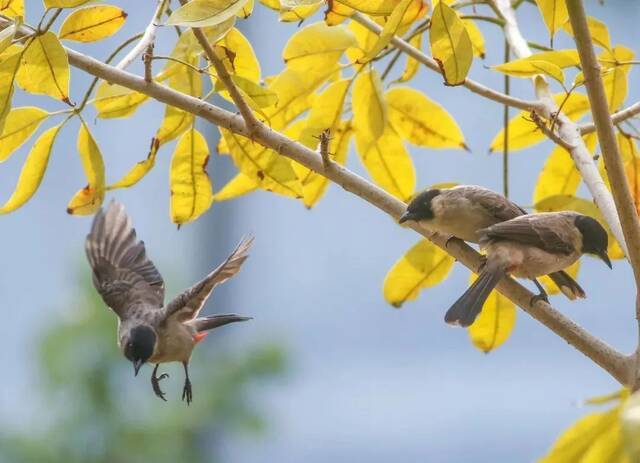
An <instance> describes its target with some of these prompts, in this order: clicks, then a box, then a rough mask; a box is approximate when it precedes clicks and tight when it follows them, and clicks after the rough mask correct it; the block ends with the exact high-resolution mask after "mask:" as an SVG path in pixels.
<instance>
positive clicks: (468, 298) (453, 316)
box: [444, 263, 505, 327]
mask: <svg viewBox="0 0 640 463" xmlns="http://www.w3.org/2000/svg"><path fill="white" fill-rule="evenodd" d="M504 275H505V271H504V269H502V268H501V267H499V266H497V265H491V263H488V264H487V265H486V266H485V268H484V269H483V270H482V272H480V275H479V276H478V278H477V279H476V281H474V282H473V284H472V285H471V286H469V288H467V290H466V291H465V292H464V294H463V295H462V296H460V298H459V299H458V300H457V301H456V302H454V303H453V305H452V306H451V308H450V309H449V310H447V313H446V315H445V316H444V321H445V322H447V323H449V324H451V325H460V326H463V327H467V326H470V325H471V324H472V323H473V322H474V320H475V319H476V317H477V316H478V314H479V313H480V311H481V310H482V306H483V305H484V302H485V301H486V300H487V298H488V297H489V294H491V291H492V290H493V288H495V287H496V285H497V284H498V282H499V281H500V279H501V278H502V277H503V276H504Z"/></svg>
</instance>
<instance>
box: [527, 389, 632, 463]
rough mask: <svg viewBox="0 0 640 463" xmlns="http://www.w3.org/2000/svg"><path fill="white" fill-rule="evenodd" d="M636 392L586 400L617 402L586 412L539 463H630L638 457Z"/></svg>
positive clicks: (589, 402)
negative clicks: (606, 408)
mask: <svg viewBox="0 0 640 463" xmlns="http://www.w3.org/2000/svg"><path fill="white" fill-rule="evenodd" d="M639 399H640V396H638V394H637V393H636V394H634V395H633V396H631V398H629V392H628V391H627V390H622V391H620V392H617V393H614V394H609V395H607V396H603V397H597V398H595V399H591V400H588V401H587V402H586V403H587V404H589V405H600V404H605V403H608V402H612V401H613V402H617V403H616V404H615V405H614V406H613V407H612V408H611V409H609V410H607V411H603V412H594V413H590V414H588V415H586V416H584V417H583V418H581V419H579V420H578V421H576V422H575V423H574V424H573V425H571V426H570V427H569V428H568V429H567V430H565V431H564V432H563V433H562V434H561V435H560V437H559V438H558V440H557V441H556V442H555V443H554V444H553V446H552V447H551V449H550V450H549V452H548V453H547V454H546V455H545V456H544V457H543V458H542V459H541V460H539V462H540V463H566V462H580V463H601V462H605V461H606V462H607V463H631V462H632V461H637V459H638V457H639V456H640V447H639V446H638V442H640V441H639V440H638V437H639V436H640V422H639V420H638V413H639V408H640V407H639V405H638V403H639Z"/></svg>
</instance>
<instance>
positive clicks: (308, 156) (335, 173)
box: [67, 48, 629, 384]
mask: <svg viewBox="0 0 640 463" xmlns="http://www.w3.org/2000/svg"><path fill="white" fill-rule="evenodd" d="M67 53H68V55H69V63H70V64H71V65H72V66H74V67H77V68H79V69H81V70H83V71H85V72H87V73H89V74H92V75H94V76H97V77H100V78H102V79H104V80H106V81H109V82H113V83H116V84H118V85H122V86H124V87H127V88H129V89H131V90H135V91H138V92H140V93H144V94H145V95H148V96H149V97H151V98H154V99H155V100H157V101H160V102H162V103H165V104H169V105H172V106H175V107H177V108H180V109H182V110H184V111H187V112H190V113H192V114H195V115H196V116H200V117H202V118H203V119H206V120H207V121H209V122H211V123H212V124H215V125H217V126H220V127H223V128H226V129H229V130H231V131H233V132H234V133H237V134H240V135H243V136H245V137H249V136H251V135H253V137H254V140H255V141H256V142H258V143H260V144H261V145H263V146H266V147H269V148H271V149H273V150H275V151H277V152H278V153H280V154H282V155H283V156H286V157H288V158H290V159H293V160H294V161H296V162H299V163H300V164H302V165H304V166H306V167H307V168H309V169H311V170H313V171H314V172H317V173H319V174H320V175H323V176H324V177H326V178H328V179H329V180H331V181H332V182H334V183H336V184H338V185H340V186H341V187H342V188H344V189H345V190H346V191H349V192H351V193H353V194H355V195H356V196H358V197H360V198H362V199H364V200H365V201H367V202H368V203H370V204H372V205H373V206H375V207H377V208H378V209H380V210H382V211H383V212H385V213H387V214H389V215H390V216H391V217H393V218H394V219H396V220H397V219H398V218H399V217H400V215H401V214H402V213H403V212H404V211H405V209H406V204H405V203H403V202H402V201H400V200H398V199H396V198H395V197H393V196H391V195H390V194H388V193H387V192H386V191H384V190H382V189H381V188H379V187H377V186H376V185H373V184H371V183H370V182H368V181H367V180H365V179H363V178H362V177H360V176H358V175H357V174H355V173H353V172H351V171H349V170H348V169H346V168H345V167H344V166H341V165H339V164H336V163H331V165H330V168H328V169H326V168H325V167H324V164H323V161H322V157H321V155H320V154H319V153H317V152H315V151H313V150H311V149H309V148H307V147H305V146H303V145H301V144H300V143H298V142H295V141H293V140H291V139H289V138H287V137H286V136H284V135H282V134H281V133H279V132H276V131H274V130H271V129H270V128H268V127H265V126H263V125H261V126H260V127H259V128H258V130H257V131H254V132H253V133H252V132H251V130H250V129H249V127H247V124H246V123H245V121H244V120H243V118H242V117H240V116H238V115H236V114H232V113H230V112H228V111H225V110H223V109H222V108H219V107H217V106H214V105H212V104H210V103H207V102H206V101H202V100H200V99H198V98H194V97H192V96H189V95H185V94H183V93H180V92H177V91H175V90H172V89H170V88H168V87H166V86H164V85H161V84H158V83H156V82H149V83H148V82H145V80H144V79H143V78H141V77H138V76H135V75H133V74H130V73H127V72H125V71H119V70H118V69H115V68H114V67H112V66H109V65H106V64H104V63H102V62H100V61H98V60H95V59H93V58H91V57H88V56H85V55H83V54H81V53H78V52H76V51H73V50H71V49H68V48H67ZM414 230H416V231H417V232H418V233H420V234H422V235H423V236H425V237H426V238H428V239H430V240H431V241H432V242H433V243H435V244H436V245H437V246H439V247H441V248H442V249H444V250H445V251H446V252H448V253H449V254H451V255H452V256H453V257H454V258H456V259H457V260H458V261H460V262H462V263H463V264H464V265H465V266H466V267H468V268H470V269H472V270H474V271H477V270H478V269H479V267H480V266H481V263H482V260H481V258H480V255H479V254H478V253H477V252H476V251H475V250H473V249H472V248H471V247H469V246H468V245H466V244H464V243H462V242H460V243H458V242H449V244H448V246H447V238H446V237H443V236H440V235H437V234H436V235H431V234H429V233H427V232H425V231H424V230H422V229H420V228H419V226H417V225H416V226H415V228H414ZM498 290H499V291H500V292H501V293H502V294H504V295H505V296H506V297H507V298H509V299H510V300H512V301H513V302H514V303H516V304H517V305H519V306H520V307H522V308H523V310H525V311H526V312H527V313H529V314H530V315H531V316H532V317H533V318H535V319H536V320H538V321H540V322H541V323H543V324H544V325H545V326H547V327H548V328H549V329H550V330H551V331H553V332H554V333H556V334H557V335H558V336H560V337H562V338H563V339H565V340H566V341H567V342H568V343H570V344H571V345H572V346H574V347H575V348H576V349H577V350H579V351H580V352H582V353H583V354H584V355H586V356H587V357H589V358H590V359H592V360H593V361H594V362H595V363H597V364H598V365H600V366H601V367H602V368H603V369H604V370H605V371H607V372H608V373H609V374H611V376H613V377H614V378H615V379H616V380H618V381H619V382H620V383H623V384H626V383H625V381H626V380H627V372H628V370H629V359H628V358H627V357H626V356H625V355H623V354H621V353H620V352H618V351H616V350H615V349H613V348H612V347H610V346H609V345H608V344H607V343H605V342H603V341H601V340H600V339H598V338H596V337H594V336H593V335H591V334H590V333H589V332H587V331H586V330H584V329H583V328H582V327H580V326H579V325H577V324H576V323H574V322H573V321H571V320H570V319H568V318H567V317H565V316H564V315H562V314H561V313H560V312H558V311H557V310H555V309H554V308H552V307H551V306H550V305H549V304H547V303H545V302H542V301H541V302H537V303H536V304H535V305H533V306H531V304H530V301H531V299H532V297H533V294H532V293H531V292H530V291H528V290H527V289H526V288H525V287H523V286H522V285H520V284H519V283H517V282H516V281H514V280H511V279H505V280H503V281H502V282H501V283H500V284H499V285H498Z"/></svg>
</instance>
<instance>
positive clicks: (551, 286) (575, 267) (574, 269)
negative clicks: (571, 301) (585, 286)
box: [538, 260, 580, 296]
mask: <svg viewBox="0 0 640 463" xmlns="http://www.w3.org/2000/svg"><path fill="white" fill-rule="evenodd" d="M579 270H580V261H579V260H577V261H575V262H574V263H573V264H571V265H570V266H569V267H567V268H565V269H564V271H565V272H567V273H568V274H569V275H570V276H571V277H572V278H573V279H574V280H575V279H576V278H577V277H578V271H579ZM538 281H539V282H540V283H542V284H543V285H544V289H545V291H546V292H547V294H550V295H552V296H553V295H554V294H560V288H558V285H556V284H555V283H554V282H553V280H551V278H549V277H548V276H547V275H544V276H542V277H540V278H538Z"/></svg>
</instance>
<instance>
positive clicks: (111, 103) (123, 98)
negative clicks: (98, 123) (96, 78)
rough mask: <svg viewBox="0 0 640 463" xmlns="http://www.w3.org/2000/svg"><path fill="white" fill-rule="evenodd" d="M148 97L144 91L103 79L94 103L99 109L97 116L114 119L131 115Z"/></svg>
mask: <svg viewBox="0 0 640 463" xmlns="http://www.w3.org/2000/svg"><path fill="white" fill-rule="evenodd" d="M148 99H149V97H148V96H147V95H145V94H143V93H139V92H135V91H133V90H130V89H128V88H127V87H122V86H120V85H116V84H110V83H109V82H105V81H103V82H101V83H100V85H99V86H98V90H97V91H96V98H95V100H94V101H93V104H94V105H95V107H96V110H97V111H98V114H97V117H99V118H101V119H113V118H116V117H129V116H131V115H132V114H133V113H135V112H136V110H137V109H138V108H139V107H140V105H141V104H142V103H144V102H145V101H147V100H148Z"/></svg>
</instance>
